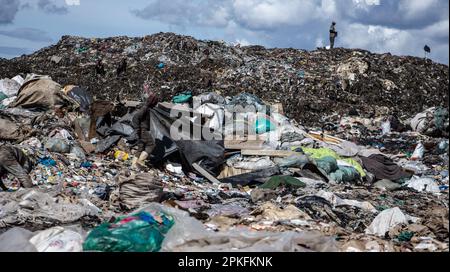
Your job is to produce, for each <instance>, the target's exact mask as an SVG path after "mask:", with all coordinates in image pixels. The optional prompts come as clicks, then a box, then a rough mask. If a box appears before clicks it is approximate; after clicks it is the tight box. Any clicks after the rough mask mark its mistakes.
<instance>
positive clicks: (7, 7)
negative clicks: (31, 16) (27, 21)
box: [0, 0, 20, 25]
mask: <svg viewBox="0 0 450 272" xmlns="http://www.w3.org/2000/svg"><path fill="white" fill-rule="evenodd" d="M19 6H20V1H19V0H0V7H1V8H0V25H2V24H9V23H11V22H12V21H13V20H14V18H15V17H16V14H17V12H18V11H19Z"/></svg>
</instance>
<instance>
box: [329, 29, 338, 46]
mask: <svg viewBox="0 0 450 272" xmlns="http://www.w3.org/2000/svg"><path fill="white" fill-rule="evenodd" d="M337 36H338V33H337V31H336V22H333V23H331V26H330V48H331V49H333V48H334V41H335V39H336V37H337Z"/></svg>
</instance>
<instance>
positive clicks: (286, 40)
mask: <svg viewBox="0 0 450 272" xmlns="http://www.w3.org/2000/svg"><path fill="white" fill-rule="evenodd" d="M333 20H334V21H336V22H337V23H338V24H337V29H338V31H339V37H338V39H337V42H336V43H337V46H339V47H349V48H363V49H367V50H370V51H374V52H391V53H393V54H397V55H414V56H423V55H424V53H423V47H424V45H425V44H428V45H429V46H430V47H431V48H432V54H431V58H432V59H434V60H435V61H438V62H441V63H445V64H448V63H449V1H448V0H130V1H122V0H0V57H6V58H11V57H15V56H18V55H21V54H24V53H31V52H33V51H35V50H37V49H40V48H42V47H45V46H48V45H50V44H53V43H56V42H57V41H58V40H59V38H60V37H61V36H62V35H66V34H69V35H79V36H85V37H108V36H119V35H128V36H143V35H147V34H153V33H157V32H169V31H170V32H175V33H179V34H183V35H191V36H194V37H196V38H199V39H211V40H224V41H227V42H230V43H240V44H242V45H248V44H260V45H264V46H266V47H293V48H300V49H308V50H312V49H315V48H316V47H318V46H325V45H328V28H329V25H330V23H331V21H333Z"/></svg>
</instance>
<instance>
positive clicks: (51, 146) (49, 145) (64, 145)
mask: <svg viewBox="0 0 450 272" xmlns="http://www.w3.org/2000/svg"><path fill="white" fill-rule="evenodd" d="M45 148H46V149H48V150H49V151H51V152H56V153H63V154H65V153H69V152H70V144H69V143H68V142H67V141H66V140H64V139H59V138H50V139H49V140H48V141H47V142H46V143H45Z"/></svg>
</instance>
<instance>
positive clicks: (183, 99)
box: [172, 91, 192, 104]
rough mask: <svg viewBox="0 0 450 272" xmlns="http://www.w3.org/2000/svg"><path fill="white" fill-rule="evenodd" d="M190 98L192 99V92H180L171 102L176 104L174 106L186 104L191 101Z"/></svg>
mask: <svg viewBox="0 0 450 272" xmlns="http://www.w3.org/2000/svg"><path fill="white" fill-rule="evenodd" d="M191 98H192V92H191V91H186V92H182V93H180V94H178V95H177V96H175V97H174V98H173V99H172V102H173V103H176V104H182V103H187V102H189V101H190V100H191Z"/></svg>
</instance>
